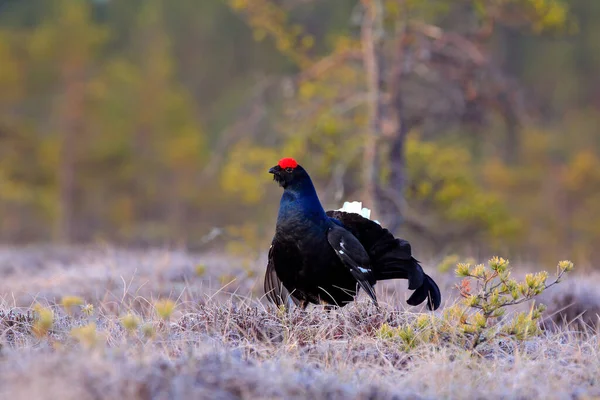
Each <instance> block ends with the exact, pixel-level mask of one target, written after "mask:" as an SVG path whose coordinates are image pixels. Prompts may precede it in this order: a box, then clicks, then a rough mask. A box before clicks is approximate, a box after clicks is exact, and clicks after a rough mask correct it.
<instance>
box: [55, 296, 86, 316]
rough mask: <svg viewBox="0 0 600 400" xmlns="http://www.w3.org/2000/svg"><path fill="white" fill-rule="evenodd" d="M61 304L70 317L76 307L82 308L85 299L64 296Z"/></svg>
mask: <svg viewBox="0 0 600 400" xmlns="http://www.w3.org/2000/svg"><path fill="white" fill-rule="evenodd" d="M60 304H61V305H62V306H63V308H64V309H65V312H66V313H67V314H68V315H71V313H72V309H73V308H74V307H76V306H81V305H82V304H83V299H82V298H81V297H78V296H64V297H63V298H62V299H61V301H60Z"/></svg>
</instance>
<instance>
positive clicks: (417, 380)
mask: <svg viewBox="0 0 600 400" xmlns="http://www.w3.org/2000/svg"><path fill="white" fill-rule="evenodd" d="M263 261H264V260H260V261H259V262H257V263H255V264H253V265H251V266H248V265H241V264H242V263H241V262H240V260H237V259H235V258H231V257H223V256H218V255H215V254H187V253H182V252H176V251H166V250H148V251H124V250H118V249H113V248H104V249H99V248H27V249H3V250H2V251H0V273H1V274H2V276H3V279H2V282H1V283H0V286H1V289H2V292H3V293H5V296H4V298H3V299H2V303H1V305H0V306H1V307H0V308H1V310H2V311H3V313H2V314H1V316H0V320H1V324H0V329H1V338H2V339H1V340H2V341H1V344H2V350H1V354H2V363H0V372H1V373H0V383H1V384H0V395H1V396H2V397H3V398H4V397H6V398H8V397H10V398H14V399H29V398H64V399H75V398H77V399H87V398H90V399H91V398H95V399H112V398H131V399H149V398H153V399H162V398H173V399H183V398H190V397H201V398H215V399H216V398H222V399H234V398H248V399H249V398H256V397H261V398H282V397H285V398H338V399H347V398H356V399H363V398H377V399H386V398H389V399H391V398H415V399H420V398H440V397H446V398H447V397H453V398H477V397H479V396H481V395H482V393H485V396H486V398H581V399H583V398H590V397H593V396H598V395H600V385H599V382H598V380H597V379H598V378H597V377H598V375H599V374H600V364H598V358H599V357H600V343H599V339H600V336H599V335H598V330H597V328H595V327H594V325H593V324H594V321H595V322H596V323H597V321H598V316H597V315H596V316H592V315H589V313H588V315H587V316H586V317H585V318H587V319H586V321H587V324H585V323H584V321H583V319H581V318H580V319H579V320H578V322H577V323H573V322H570V321H566V320H561V319H560V318H555V320H554V321H559V322H556V323H555V322H553V320H552V319H551V318H547V319H546V317H550V316H552V315H554V316H556V315H559V314H560V315H562V316H563V317H568V313H565V312H564V310H561V309H562V308H563V306H564V303H563V299H562V296H563V295H564V293H565V292H566V291H567V289H569V287H568V284H569V283H575V284H580V283H582V282H583V280H584V279H583V278H580V277H578V276H577V275H575V276H568V277H567V278H566V280H565V282H561V283H560V284H558V285H557V286H555V287H552V288H549V289H548V290H542V288H543V287H545V286H546V285H550V284H551V282H552V281H553V279H552V278H548V279H547V280H546V279H545V278H546V277H545V275H544V274H539V273H538V274H537V275H531V276H530V275H528V276H520V275H518V274H517V275H518V276H515V277H514V281H513V277H512V276H511V277H508V278H507V277H506V275H503V274H506V273H507V272H508V270H509V267H508V265H507V264H506V261H505V260H501V259H494V260H491V261H490V263H486V264H485V265H481V266H475V265H473V266H471V267H468V266H466V265H461V266H459V268H458V272H459V273H460V275H468V276H469V278H467V279H468V282H470V284H468V285H467V284H466V283H462V282H463V281H462V279H463V278H459V277H457V276H456V275H455V273H454V271H449V272H445V273H443V272H438V273H437V274H435V278H436V279H437V280H438V282H441V284H442V287H443V289H442V290H443V293H444V295H445V301H446V304H445V306H444V307H443V308H442V309H440V310H439V311H438V312H435V313H430V312H427V311H426V309H425V308H424V307H423V308H422V309H420V308H410V309H405V308H404V306H403V304H404V296H405V295H406V294H407V291H406V290H405V288H404V285H403V284H402V283H405V282H401V283H399V284H393V283H384V284H379V285H378V287H377V290H378V295H379V296H380V298H381V301H380V303H381V305H382V306H381V310H380V311H377V310H376V309H375V308H374V307H373V306H372V305H371V304H370V302H369V301H368V299H367V298H366V297H364V296H361V297H360V299H359V301H358V302H357V303H356V304H352V305H350V306H348V307H345V308H344V309H342V310H333V311H331V312H326V311H324V310H323V308H322V307H310V308H309V309H308V310H307V311H304V312H303V311H300V310H293V311H291V312H286V311H283V310H279V309H276V308H273V307H272V306H269V305H268V304H267V303H266V302H264V301H263V300H261V296H262V293H261V289H260V288H261V286H262V282H261V280H262V277H261V276H260V274H261V272H262V270H263V268H264V265H263V263H262V262H263ZM570 268H571V264H569V263H562V264H560V266H559V269H558V271H557V272H558V274H559V275H562V273H561V271H566V270H569V269H570ZM467 271H468V272H467ZM496 272H497V275H496V276H495V277H492V276H493V275H495V273H496ZM513 273H514V272H513ZM569 275H570V274H569ZM562 277H563V278H564V275H562ZM490 278H492V279H490ZM494 279H500V280H501V281H504V283H503V284H501V285H496V284H495V283H493V282H495V281H494ZM585 281H588V282H590V283H591V282H592V281H593V282H596V284H597V283H598V282H600V279H599V278H598V277H586V278H585ZM480 284H481V285H480ZM486 284H487V289H484V288H485V287H486V286H485V285H486ZM503 285H504V286H503ZM563 285H565V288H564V289H563V288H562V286H563ZM453 287H454V289H452V288H453ZM467 288H468V289H467ZM481 289H483V290H481ZM513 290H516V293H512V292H513ZM539 291H544V293H543V294H542V296H545V299H544V300H543V302H545V303H546V304H547V305H548V309H547V310H546V311H545V312H544V313H543V314H541V315H538V314H537V309H536V308H532V306H531V304H529V303H525V304H526V305H525V306H524V308H522V309H515V308H514V307H512V306H511V307H504V309H505V310H506V312H505V313H504V314H503V315H501V316H500V315H499V314H498V313H497V310H498V309H499V308H498V306H499V305H500V304H508V303H512V302H518V301H520V299H523V298H526V297H530V296H533V295H535V294H536V293H537V292H539ZM461 293H462V294H463V296H461ZM570 294H571V295H572V297H571V302H572V303H574V306H575V307H579V308H587V309H592V308H593V307H596V308H595V309H596V310H598V307H599V306H600V299H599V298H595V299H593V300H590V299H591V297H590V296H592V294H591V293H588V294H587V295H580V294H578V293H576V292H573V293H570ZM465 295H466V297H464V296H465ZM475 298H478V300H475ZM590 301H594V302H595V303H585V304H582V302H590ZM572 306H573V305H572ZM488 307H489V308H488ZM557 311H560V312H559V313H558V314H557ZM486 313H488V314H489V313H491V314H490V317H493V319H492V318H490V319H485V315H486ZM482 318H484V319H482ZM540 323H541V325H540ZM476 338H477V340H475V339H476Z"/></svg>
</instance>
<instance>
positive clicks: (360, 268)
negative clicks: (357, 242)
mask: <svg viewBox="0 0 600 400" xmlns="http://www.w3.org/2000/svg"><path fill="white" fill-rule="evenodd" d="M340 247H341V248H342V249H345V248H346V247H345V246H344V241H343V240H342V241H341V242H340ZM338 253H340V254H345V253H344V250H339V251H338ZM358 270H359V271H360V272H362V273H363V274H368V273H369V272H371V270H370V269H368V268H363V267H358Z"/></svg>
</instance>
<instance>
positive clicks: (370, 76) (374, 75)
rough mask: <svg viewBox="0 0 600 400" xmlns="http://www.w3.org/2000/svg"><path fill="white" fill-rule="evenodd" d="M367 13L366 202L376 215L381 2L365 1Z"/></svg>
mask: <svg viewBox="0 0 600 400" xmlns="http://www.w3.org/2000/svg"><path fill="white" fill-rule="evenodd" d="M363 6H364V7H365V16H364V20H363V24H362V29H361V41H362V50H363V63H364V67H365V71H366V78H367V88H368V115H369V125H368V126H369V129H368V132H367V136H366V139H365V150H364V153H363V166H364V178H363V179H364V194H363V202H364V203H365V205H367V207H369V208H371V209H372V210H373V214H375V215H377V212H378V208H379V207H378V204H377V202H376V191H377V183H378V179H379V155H378V147H379V140H380V137H381V125H382V124H381V119H382V115H383V100H382V95H381V86H382V82H383V79H382V70H383V54H382V49H381V38H380V37H378V36H379V33H378V32H376V30H377V29H380V28H381V27H380V26H378V20H379V19H381V17H382V16H381V15H380V13H382V12H383V9H382V5H381V3H380V1H378V0H363Z"/></svg>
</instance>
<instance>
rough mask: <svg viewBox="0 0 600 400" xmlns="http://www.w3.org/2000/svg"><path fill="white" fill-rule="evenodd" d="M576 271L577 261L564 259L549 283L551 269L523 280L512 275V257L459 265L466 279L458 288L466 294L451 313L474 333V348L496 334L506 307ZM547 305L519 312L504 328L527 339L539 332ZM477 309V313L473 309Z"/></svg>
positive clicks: (528, 275)
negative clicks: (510, 262) (485, 262)
mask: <svg viewBox="0 0 600 400" xmlns="http://www.w3.org/2000/svg"><path fill="white" fill-rule="evenodd" d="M572 270H573V263H572V262H570V261H561V262H559V263H558V266H557V272H556V278H555V280H554V281H553V282H551V283H547V280H548V272H546V271H542V272H538V273H536V274H527V275H526V276H525V280H524V281H523V282H518V281H517V280H516V279H514V278H511V276H510V275H511V269H510V268H509V262H508V260H505V259H503V258H500V257H493V258H492V259H490V260H489V261H488V266H487V267H486V266H485V265H484V264H479V265H475V266H471V265H470V264H463V263H461V264H458V265H457V268H456V275H457V276H459V277H462V278H464V279H463V281H462V282H461V283H460V285H457V288H458V290H459V292H460V295H461V296H462V298H463V299H462V302H461V304H460V305H458V307H457V309H452V308H451V309H450V310H448V312H447V313H446V314H447V315H448V316H452V314H454V315H453V316H454V317H457V318H458V321H459V324H460V327H461V329H462V330H463V331H464V332H465V333H469V334H472V335H473V342H472V346H471V347H472V348H475V347H476V346H477V345H478V344H480V343H481V342H482V341H484V340H486V338H488V339H489V338H490V337H492V336H495V335H496V334H497V333H498V330H497V329H493V328H494V327H496V326H497V325H498V322H499V320H500V319H501V318H502V317H503V316H504V314H505V311H506V307H508V306H514V305H517V304H520V303H523V302H525V301H529V300H532V299H534V298H535V297H536V296H538V295H540V294H541V293H543V292H544V291H545V290H546V289H548V288H549V287H551V286H553V285H555V284H557V283H559V282H560V281H561V280H562V279H563V277H564V275H565V274H566V273H568V272H570V271H572ZM544 309H545V306H543V305H538V306H532V307H531V309H530V311H529V312H523V313H519V314H517V315H516V316H514V317H513V318H512V320H511V321H510V322H509V323H508V324H506V325H504V326H503V327H501V329H500V331H502V332H503V333H505V334H509V335H512V336H514V337H516V338H517V339H521V340H522V339H526V338H527V337H529V336H532V335H535V334H537V333H538V330H539V326H538V322H539V318H540V317H541V315H542V312H543V311H544ZM470 310H475V311H474V312H469V311H470Z"/></svg>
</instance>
